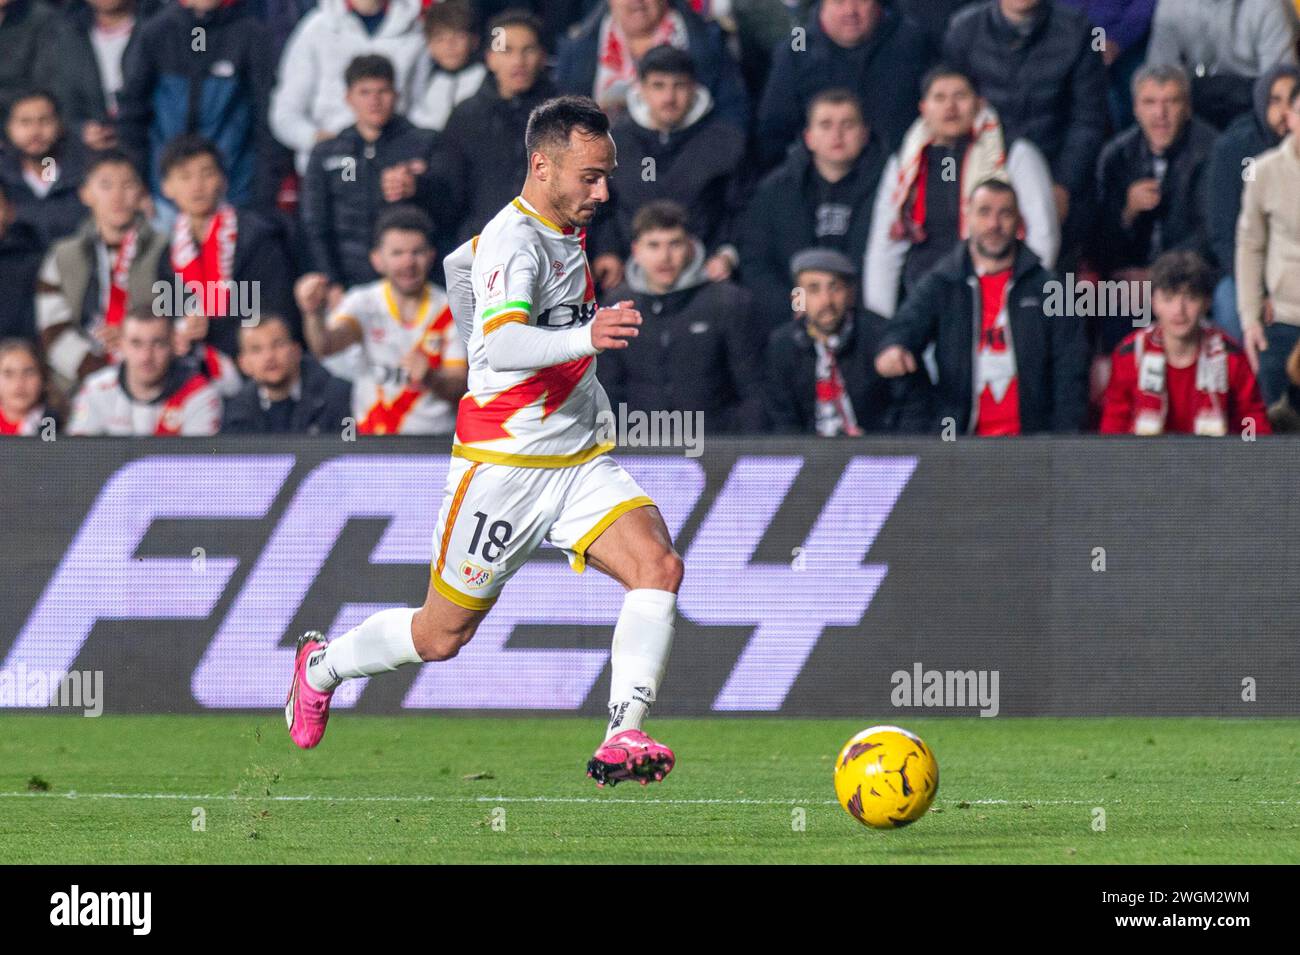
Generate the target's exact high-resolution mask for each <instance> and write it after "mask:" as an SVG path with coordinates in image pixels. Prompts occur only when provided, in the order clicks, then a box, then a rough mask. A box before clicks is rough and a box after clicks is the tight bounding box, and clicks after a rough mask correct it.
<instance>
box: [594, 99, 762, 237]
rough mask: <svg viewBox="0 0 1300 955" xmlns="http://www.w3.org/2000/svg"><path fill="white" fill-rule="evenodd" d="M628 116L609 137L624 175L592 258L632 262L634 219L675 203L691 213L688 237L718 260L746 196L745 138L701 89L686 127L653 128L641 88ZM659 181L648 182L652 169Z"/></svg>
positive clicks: (614, 183)
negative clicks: (662, 203)
mask: <svg viewBox="0 0 1300 955" xmlns="http://www.w3.org/2000/svg"><path fill="white" fill-rule="evenodd" d="M627 105H628V109H627V114H626V115H624V116H623V117H621V118H620V119H619V120H618V121H617V122H615V123H614V128H613V129H612V130H611V133H612V135H613V137H614V145H615V146H616V147H617V148H618V168H617V169H615V170H614V175H613V176H612V177H611V178H610V201H609V202H608V203H606V204H605V205H604V206H603V207H602V208H601V211H600V214H599V218H598V219H597V222H596V224H595V225H593V228H592V233H593V234H592V240H593V241H592V252H593V253H594V254H596V255H600V254H601V253H605V252H612V253H614V254H616V255H618V256H619V257H620V258H623V257H626V256H627V254H628V252H629V250H630V248H631V243H632V219H633V218H634V217H635V216H636V213H637V211H638V210H639V209H640V208H641V207H642V206H643V205H645V204H646V203H647V202H650V201H652V200H655V199H672V200H674V201H676V202H679V203H681V205H682V206H683V207H685V208H686V210H687V211H688V212H689V213H690V224H689V225H688V227H687V228H688V231H689V232H690V233H691V235H694V236H698V237H699V238H700V239H701V240H703V242H704V246H705V249H706V250H707V251H708V252H709V253H710V254H712V253H713V252H716V251H717V250H718V247H719V246H720V245H723V244H724V243H727V242H729V241H730V237H731V223H732V218H733V217H734V216H735V215H736V214H737V212H738V210H739V207H740V204H741V197H742V195H743V190H744V179H745V172H744V169H743V162H744V158H745V134H744V133H743V132H741V131H740V130H739V129H737V128H736V127H735V126H733V125H732V124H731V123H730V122H728V121H727V120H725V119H723V118H721V117H720V116H718V115H717V113H716V112H715V111H714V110H713V98H712V97H711V96H710V95H709V91H708V90H707V89H706V88H705V87H703V86H697V88H696V97H695V102H694V103H693V104H692V105H691V108H690V111H689V112H688V113H687V114H686V116H685V118H683V120H682V122H681V125H679V126H678V127H677V128H676V129H673V130H671V131H669V132H666V133H661V132H659V131H658V130H655V129H652V128H651V125H650V123H651V120H650V111H649V108H648V107H647V106H646V105H645V102H644V100H642V99H641V98H640V96H639V95H638V94H637V91H636V90H635V89H633V90H632V92H631V93H630V94H629V95H628V101H627ZM651 166H653V170H654V176H653V178H650V179H649V180H647V177H646V170H647V169H648V168H651Z"/></svg>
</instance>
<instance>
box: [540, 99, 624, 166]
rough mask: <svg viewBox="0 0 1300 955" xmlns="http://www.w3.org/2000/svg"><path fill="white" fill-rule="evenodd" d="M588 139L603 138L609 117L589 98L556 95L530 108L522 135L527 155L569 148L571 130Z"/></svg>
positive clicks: (607, 127) (607, 129) (607, 128)
mask: <svg viewBox="0 0 1300 955" xmlns="http://www.w3.org/2000/svg"><path fill="white" fill-rule="evenodd" d="M575 129H576V130H578V131H579V132H581V133H583V134H585V135H587V136H604V135H605V134H607V133H608V132H609V117H608V116H606V115H605V114H604V113H603V112H602V111H601V108H600V107H599V106H597V105H596V101H595V100H594V99H592V98H591V97H590V96H557V97H555V98H554V99H548V100H547V101H546V102H544V103H542V104H540V105H538V106H536V107H534V108H533V111H532V113H531V114H530V115H529V117H528V129H527V131H526V132H525V133H524V148H525V149H526V150H527V151H528V155H529V156H531V155H532V154H533V153H535V152H537V151H539V150H541V151H543V152H544V151H545V150H546V149H547V148H551V149H555V148H559V149H563V148H565V147H567V146H568V145H569V137H570V136H572V135H573V131H574V130H575Z"/></svg>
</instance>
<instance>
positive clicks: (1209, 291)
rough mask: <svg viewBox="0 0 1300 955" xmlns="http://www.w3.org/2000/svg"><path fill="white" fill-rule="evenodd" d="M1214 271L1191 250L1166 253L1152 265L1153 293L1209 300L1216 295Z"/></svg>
mask: <svg viewBox="0 0 1300 955" xmlns="http://www.w3.org/2000/svg"><path fill="white" fill-rule="evenodd" d="M1214 285H1215V282H1214V270H1213V269H1211V268H1210V267H1209V265H1207V264H1206V262H1205V260H1204V259H1203V258H1201V257H1200V256H1199V255H1198V254H1196V253H1195V252H1192V251H1190V250H1186V249H1183V250H1178V251H1174V252H1166V253H1165V254H1164V255H1162V256H1160V258H1158V259H1156V260H1155V262H1153V263H1152V264H1151V291H1152V292H1153V293H1154V292H1168V293H1171V294H1178V293H1180V292H1182V293H1186V294H1189V295H1193V296H1195V297H1196V298H1201V299H1205V300H1207V301H1208V300H1209V299H1210V297H1211V296H1212V295H1214Z"/></svg>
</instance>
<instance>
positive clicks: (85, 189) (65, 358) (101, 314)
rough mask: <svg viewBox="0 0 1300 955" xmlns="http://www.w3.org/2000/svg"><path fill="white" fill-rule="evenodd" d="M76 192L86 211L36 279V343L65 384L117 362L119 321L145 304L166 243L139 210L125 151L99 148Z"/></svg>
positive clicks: (137, 184)
mask: <svg viewBox="0 0 1300 955" xmlns="http://www.w3.org/2000/svg"><path fill="white" fill-rule="evenodd" d="M78 194H79V195H80V197H81V201H82V202H83V203H84V204H85V205H86V206H87V207H88V208H89V209H90V216H89V218H88V219H87V220H86V221H85V222H83V223H82V225H81V227H80V228H79V229H78V230H77V232H76V233H75V234H73V235H71V236H69V237H68V238H66V239H64V240H62V241H60V242H57V243H55V244H54V246H53V248H51V249H50V251H49V253H48V254H47V255H46V257H45V261H44V263H42V265H41V271H40V274H39V275H38V276H37V281H36V328H37V331H38V332H39V334H40V339H41V348H42V349H43V351H44V352H45V355H46V360H47V361H48V363H49V365H50V368H51V369H52V370H53V372H54V373H55V376H56V378H57V380H58V381H59V383H60V384H61V385H62V386H64V387H65V388H67V390H69V391H71V390H73V389H75V388H76V386H77V385H78V384H80V383H81V381H82V380H83V379H84V378H85V377H86V376H87V375H89V374H90V373H91V372H93V371H95V370H97V369H99V368H102V367H104V366H105V365H107V364H112V363H113V362H115V361H117V358H118V344H119V339H120V337H121V325H122V320H123V318H124V317H125V316H126V314H127V312H128V311H130V310H131V309H132V308H135V307H142V308H148V307H150V304H151V302H152V298H153V283H154V280H155V279H156V277H157V275H158V262H159V259H160V258H161V257H162V253H163V250H164V249H165V248H166V245H167V239H166V237H165V236H162V235H160V234H158V233H156V232H154V231H153V229H151V228H150V227H149V224H148V223H147V222H146V221H145V219H144V217H143V216H142V215H141V214H140V211H139V209H140V203H141V201H142V200H143V199H144V197H145V191H144V184H143V183H142V182H141V181H140V176H139V174H138V173H137V172H136V170H135V166H134V165H133V164H132V163H131V160H130V159H128V158H127V157H126V156H125V155H124V154H122V153H119V152H112V151H109V152H103V153H100V154H99V155H98V156H97V157H96V158H95V159H94V160H93V161H92V163H91V165H90V168H89V170H88V171H87V173H86V178H85V181H84V182H83V183H82V185H81V189H80V190H79V193H78Z"/></svg>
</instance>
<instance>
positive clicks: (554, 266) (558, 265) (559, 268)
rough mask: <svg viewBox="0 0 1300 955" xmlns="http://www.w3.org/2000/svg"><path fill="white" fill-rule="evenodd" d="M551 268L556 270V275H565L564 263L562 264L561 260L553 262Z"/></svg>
mask: <svg viewBox="0 0 1300 955" xmlns="http://www.w3.org/2000/svg"><path fill="white" fill-rule="evenodd" d="M551 268H552V269H554V270H555V274H556V275H563V274H564V263H563V262H561V261H560V260H559V259H555V260H554V261H553V262H551Z"/></svg>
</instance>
